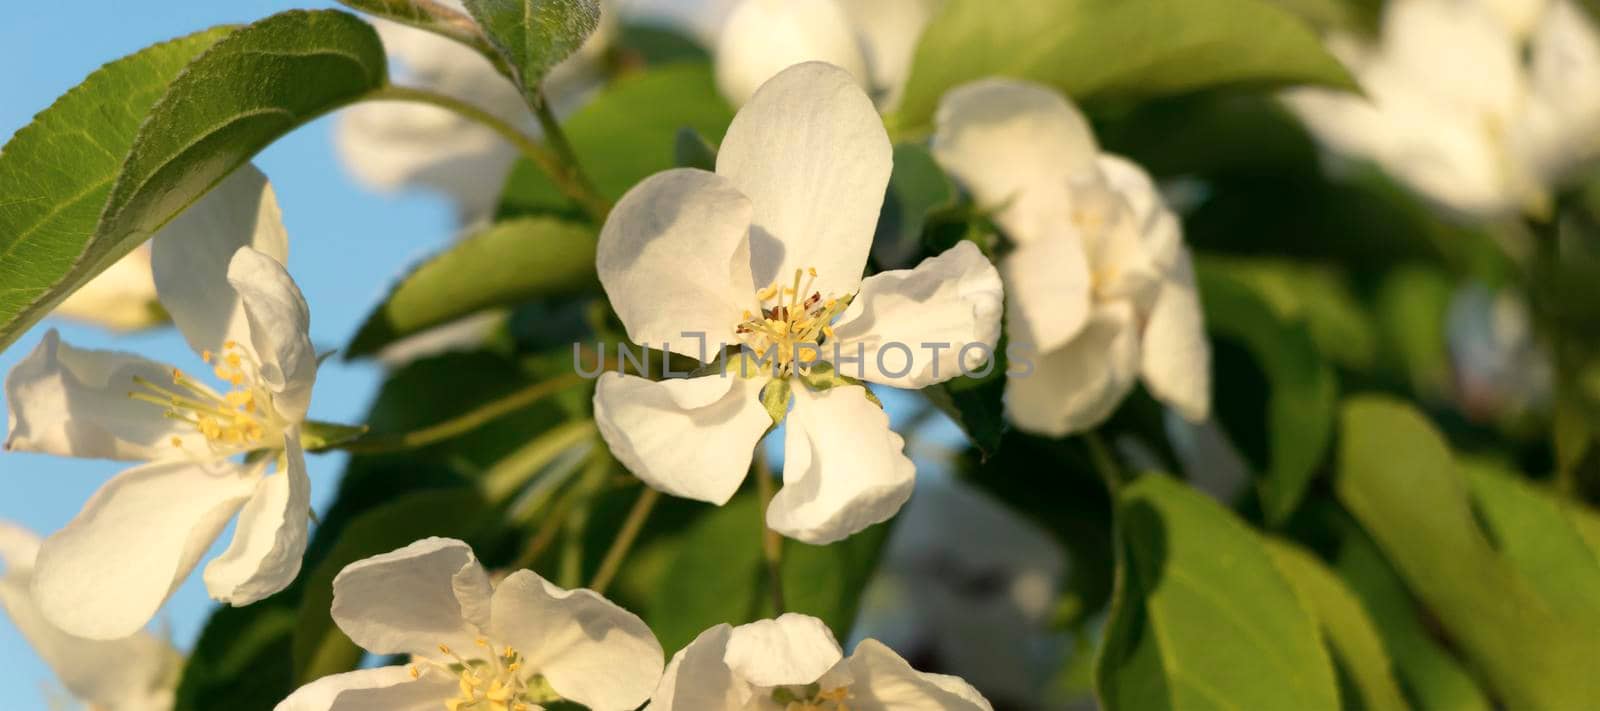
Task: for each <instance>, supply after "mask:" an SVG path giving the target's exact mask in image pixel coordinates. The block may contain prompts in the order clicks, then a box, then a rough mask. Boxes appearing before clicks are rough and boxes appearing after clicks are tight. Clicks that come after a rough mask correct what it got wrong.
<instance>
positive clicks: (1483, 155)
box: [1285, 0, 1600, 217]
mask: <svg viewBox="0 0 1600 711" xmlns="http://www.w3.org/2000/svg"><path fill="white" fill-rule="evenodd" d="M1329 47H1330V48H1331V49H1332V50H1333V51H1334V53H1335V54H1336V55H1338V56H1339V57H1340V59H1342V60H1344V62H1345V63H1346V64H1347V65H1348V66H1349V67H1350V69H1351V71H1352V72H1354V74H1355V75H1356V77H1357V79H1358V80H1359V81H1360V83H1361V86H1362V89H1363V90H1364V92H1365V96H1359V95H1355V94H1349V93H1342V92H1334V91H1329V90H1323V89H1296V90H1293V91H1290V92H1288V93H1287V94H1286V95H1285V96H1286V101H1287V102H1288V104H1289V106H1290V107H1292V108H1293V109H1294V110H1295V111H1296V113H1298V114H1299V115H1300V116H1301V118H1302V119H1304V121H1305V122H1306V124H1307V126H1309V127H1310V128H1311V130H1312V131H1313V132H1315V133H1316V134H1317V136H1318V137H1319V138H1320V139H1321V140H1322V141H1323V142H1325V143H1326V144H1327V145H1328V146H1330V147H1331V148H1332V149H1333V150H1335V151H1337V152H1338V153H1341V154H1344V155H1348V156H1351V157H1355V158H1360V159H1365V160H1371V161H1374V162H1376V163H1378V164H1379V165H1380V166H1382V167H1383V168H1384V169H1385V170H1387V171H1389V172H1390V173H1391V174H1392V175H1394V176H1395V177H1396V178H1397V179H1398V180H1400V181H1401V182H1402V183H1404V184H1406V185H1407V186H1409V187H1410V188H1411V189H1412V190H1414V191H1416V192H1417V193H1419V194H1421V195H1422V196H1424V197H1426V198H1428V199H1430V200H1432V201H1434V202H1436V203H1438V204H1440V205H1442V206H1444V207H1446V208H1448V209H1450V210H1453V211H1455V212H1457V213H1460V214H1462V215H1465V216H1469V217H1493V216H1497V215H1503V214H1507V213H1514V212H1516V211H1517V210H1519V209H1520V210H1523V211H1526V212H1529V213H1532V214H1535V215H1540V214H1543V213H1545V212H1547V211H1548V209H1549V206H1550V201H1551V192H1552V190H1553V189H1554V188H1555V187H1557V186H1558V184H1559V182H1560V181H1561V180H1563V179H1564V178H1565V177H1567V175H1568V174H1569V173H1570V172H1571V171H1572V170H1573V169H1574V168H1576V167H1578V165H1579V164H1581V163H1583V162H1585V161H1588V160H1590V159H1593V158H1595V157H1596V156H1597V155H1600V32H1597V29H1596V27H1595V24H1594V23H1593V21H1592V20H1590V19H1589V17H1588V16H1587V15H1586V14H1585V13H1584V12H1583V10H1581V9H1580V8H1578V7H1577V5H1576V4H1575V3H1573V2H1571V1H1570V0H1552V1H1551V2H1528V1H1527V0H1501V1H1499V2H1493V1H1491V0H1395V1H1394V2H1390V3H1389V4H1388V6H1387V8H1386V9H1385V12H1384V16H1383V31H1382V37H1381V39H1380V40H1379V41H1378V42H1376V43H1373V42H1368V41H1364V40H1361V39H1357V38H1353V37H1348V36H1344V35H1335V36H1333V37H1331V38H1330V39H1329Z"/></svg>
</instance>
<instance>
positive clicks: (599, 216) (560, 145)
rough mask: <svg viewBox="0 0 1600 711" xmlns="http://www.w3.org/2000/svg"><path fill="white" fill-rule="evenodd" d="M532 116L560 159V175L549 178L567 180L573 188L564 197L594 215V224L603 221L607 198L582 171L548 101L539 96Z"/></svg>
mask: <svg viewBox="0 0 1600 711" xmlns="http://www.w3.org/2000/svg"><path fill="white" fill-rule="evenodd" d="M533 115H534V117H535V118H537V119H539V128H540V130H542V131H544V139H545V142H546V143H549V144H550V148H551V149H553V150H554V151H555V154H556V156H557V157H558V158H560V161H561V165H562V166H564V168H565V170H564V172H563V174H562V175H561V176H559V177H558V176H556V175H554V174H552V175H551V176H550V177H551V178H552V179H554V180H555V181H556V182H557V183H558V184H559V183H561V182H562V181H566V182H569V183H570V184H572V185H573V186H575V187H576V188H577V190H576V191H575V192H573V193H568V197H571V198H572V199H573V200H576V201H577V202H578V204H579V205H580V206H582V207H583V209H584V211H585V212H588V213H589V215H590V216H591V217H593V218H594V221H595V223H596V224H605V221H606V216H607V215H609V214H611V201H610V200H607V199H606V198H605V196H603V195H601V194H600V191H599V189H597V188H595V186H594V181H593V180H590V179H589V176H588V175H587V174H585V173H584V172H583V163H582V162H580V161H579V160H578V152H577V151H575V150H573V149H572V142H571V141H568V140H567V132H566V131H565V130H563V129H562V128H561V121H560V120H559V119H557V118H556V115H555V113H554V112H552V111H551V110H550V101H549V100H548V99H547V98H546V97H544V96H543V95H541V96H540V97H539V101H538V102H536V103H535V105H534V107H533Z"/></svg>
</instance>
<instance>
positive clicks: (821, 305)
mask: <svg viewBox="0 0 1600 711" xmlns="http://www.w3.org/2000/svg"><path fill="white" fill-rule="evenodd" d="M808 275H809V278H808V279H806V281H805V285H804V286H802V285H801V279H803V278H806V277H807V276H808ZM816 279H817V270H816V269H796V270H794V281H793V282H792V283H790V284H789V285H787V286H785V285H783V284H782V283H780V282H773V283H772V284H771V285H769V286H767V287H766V288H765V289H762V290H760V291H757V292H756V301H758V302H760V303H761V313H760V314H753V313H751V312H749V311H746V312H744V316H743V319H744V320H742V321H740V322H739V324H738V325H737V326H735V327H734V333H736V334H737V335H738V336H739V338H741V339H743V340H744V342H745V345H747V346H749V347H750V349H751V351H753V352H754V355H755V356H756V357H757V358H760V359H762V360H763V361H764V362H766V363H770V364H771V366H770V367H774V368H775V369H776V370H777V373H776V374H777V375H779V376H790V375H794V374H795V371H796V370H801V371H804V370H805V366H807V365H809V364H810V363H813V362H816V361H817V360H818V359H819V358H820V357H821V356H822V348H821V344H822V342H823V341H824V340H825V339H829V338H833V321H834V319H837V318H838V317H839V315H840V314H842V313H844V310H845V309H846V308H848V307H849V306H850V299H851V297H850V296H848V295H846V296H843V297H829V298H826V299H825V298H823V296H822V294H821V293H820V292H817V291H813V290H812V288H811V287H812V285H813V284H815V283H816Z"/></svg>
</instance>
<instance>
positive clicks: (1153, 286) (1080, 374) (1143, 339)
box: [933, 79, 1211, 436]
mask: <svg viewBox="0 0 1600 711" xmlns="http://www.w3.org/2000/svg"><path fill="white" fill-rule="evenodd" d="M936 121H937V125H938V128H937V132H936V134H935V135H934V139H933V153H934V157H935V158H936V159H937V160H938V161H939V163H940V165H942V166H944V168H945V170H946V171H948V172H949V173H950V175H951V176H952V177H954V178H955V179H956V181H957V182H959V183H961V184H962V186H963V187H965V188H966V190H967V191H968V192H970V193H971V194H972V196H973V198H974V199H975V200H976V201H977V203H978V204H979V205H980V206H982V207H984V208H988V209H992V210H995V212H994V219H995V221H996V223H997V224H998V225H999V226H1000V228H1001V229H1002V230H1003V231H1004V232H1005V236H1006V237H1007V238H1009V240H1010V242H1011V244H1012V246H1013V247H1014V248H1013V249H1012V251H1011V252H1010V253H1009V254H1007V255H1006V256H1005V257H1003V258H1002V260H1001V261H1000V275H1001V277H1002V278H1004V279H1005V285H1006V296H1007V298H1006V324H1007V325H1006V328H1007V329H1009V335H1010V339H1011V342H1012V343H1013V344H1018V345H1019V346H1020V347H1022V348H1031V349H1032V352H1033V353H1035V354H1037V355H1036V356H1034V357H1033V358H1032V362H1033V370H1032V372H1031V373H1028V372H1018V373H1016V374H1014V375H1013V376H1012V377H1011V378H1010V379H1009V380H1008V381H1007V386H1006V408H1007V411H1008V412H1009V413H1010V416H1011V418H1012V420H1013V421H1014V422H1015V423H1016V424H1017V426H1019V427H1021V428H1023V429H1025V430H1028V431H1031V432H1037V433H1042V434H1047V435H1053V436H1056V435H1064V434H1068V433H1072V432H1079V431H1082V430H1085V429H1088V428H1091V427H1094V426H1095V425H1097V424H1099V423H1100V422H1102V421H1104V420H1105V419H1106V418H1107V417H1109V416H1110V415H1111V413H1112V412H1113V411H1114V410H1115V409H1116V407H1117V405H1119V404H1120V403H1121V402H1122V399H1123V398H1124V397H1125V396H1126V395H1127V394H1128V393H1129V391H1131V390H1132V389H1133V386H1134V383H1135V381H1136V380H1137V379H1139V378H1141V377H1142V378H1143V380H1144V383H1145V387H1147V388H1148V389H1149V390H1150V392H1151V394H1152V395H1154V396H1155V397H1156V398H1157V399H1159V400H1162V401H1163V402H1165V403H1167V404H1168V405H1169V406H1171V407H1172V408H1174V409H1175V410H1177V411H1178V412H1179V413H1180V414H1182V415H1183V416H1184V417H1185V418H1188V419H1190V420H1195V421H1199V420H1204V419H1206V417H1208V416H1209V413H1210V405H1211V365H1210V360H1211V349H1210V345H1209V344H1208V343H1207V341H1206V338H1205V328H1204V324H1203V321H1202V317H1201V312H1200V300H1199V294H1198V293H1197V291H1196V289H1195V284H1194V270H1193V267H1192V265H1191V264H1190V258H1189V253H1188V250H1187V249H1185V248H1184V246H1183V235H1182V227H1181V226H1180V225H1179V222H1178V218H1177V216H1176V215H1174V214H1173V213H1172V211H1171V210H1170V209H1168V208H1167V206H1166V205H1165V203H1164V202H1163V201H1162V198H1161V195H1160V193H1159V192H1158V191H1157V190H1156V188H1155V185H1154V184H1153V183H1152V182H1151V180H1150V177H1149V176H1148V175H1146V174H1145V172H1144V170H1143V169H1141V168H1139V167H1138V166H1136V165H1134V164H1133V163H1131V162H1129V161H1127V160H1125V159H1123V158H1120V157H1117V156H1113V155H1109V154H1103V153H1101V152H1100V150H1099V148H1098V147H1097V146H1096V145H1095V141H1094V136H1093V134H1092V133H1091V132H1090V129H1089V124H1088V122H1087V121H1086V120H1085V119H1084V117H1083V115H1082V114H1080V113H1079V112H1078V110H1077V108H1076V107H1074V106H1073V105H1072V104H1070V103H1069V102H1067V100H1066V99H1064V98H1063V97H1062V96H1061V95H1059V94H1057V93H1055V92H1054V91H1052V90H1050V89H1047V88H1045V87H1042V86H1039V85H1036V84H1031V83H1026V82H1019V81H1013V80H1009V79H989V80H983V81H978V82H974V83H972V84H967V85H965V86H961V87H957V88H956V89H954V90H952V91H951V92H950V93H948V94H946V95H945V97H944V99H943V101H942V102H941V104H940V107H939V111H938V114H937V117H936Z"/></svg>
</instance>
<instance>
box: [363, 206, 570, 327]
mask: <svg viewBox="0 0 1600 711" xmlns="http://www.w3.org/2000/svg"><path fill="white" fill-rule="evenodd" d="M594 250H595V234H594V230H593V229H592V228H590V227H588V226H586V225H583V224H580V223H575V222H567V221H565V220H560V219H557V218H553V217H525V218H517V219H512V220H506V221H504V222H499V223H496V224H494V225H491V226H489V227H488V228H486V229H484V230H483V231H481V232H478V233H476V234H473V235H472V236H470V237H468V238H466V239H464V240H461V241H460V242H457V243H456V244H453V245H451V246H450V248H449V249H446V250H445V251H444V252H442V253H440V254H438V255H435V256H434V257H432V258H430V259H429V260H428V261H426V262H423V263H422V264H421V265H420V266H418V267H417V268H416V269H413V270H412V271H411V273H410V274H407V275H406V276H405V277H404V278H402V279H401V280H400V282H399V283H398V284H396V285H395V287H394V289H393V290H391V291H390V292H389V296H388V297H387V298H385V299H384V302H383V304H382V305H381V306H379V307H378V308H377V310H375V311H373V313H372V315H370V316H368V317H367V320H366V322H365V323H363V324H362V325H361V328H360V330H358V331H357V332H356V336H355V338H354V339H352V340H351V341H350V345H349V346H348V347H347V348H346V356H345V357H346V358H359V357H362V356H369V355H372V354H374V353H377V352H378V351H380V350H382V349H383V348H384V347H385V346H387V345H389V344H391V343H394V342H395V341H398V340H400V339H402V338H405V337H407V336H411V335H415V334H417V333H421V332H422V331H425V330H427V329H429V328H432V327H434V326H438V325H441V324H445V323H449V322H451V321H454V320H456V319H459V318H464V317H466V316H470V315H472V314H475V313H478V312H480V311H483V310H485V309H490V308H494V307H502V306H515V305H517V304H519V303H522V302H524V301H529V300H532V299H536V298H549V297H555V296H564V295H568V294H573V293H577V292H580V291H582V290H584V289H586V288H588V287H591V286H593V285H594V284H595V283H596V281H595V273H594Z"/></svg>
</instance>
